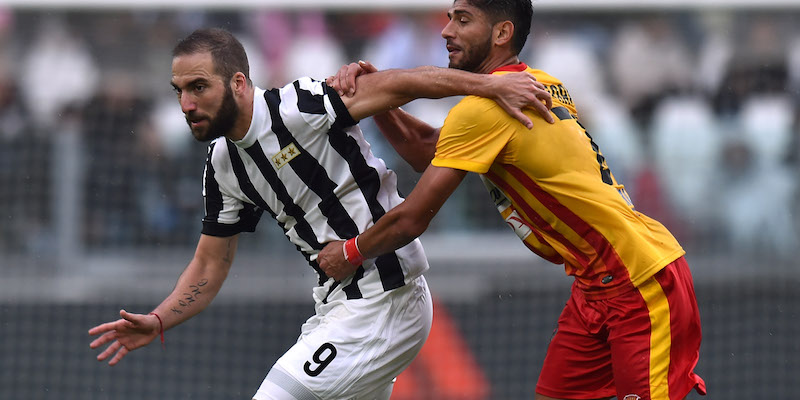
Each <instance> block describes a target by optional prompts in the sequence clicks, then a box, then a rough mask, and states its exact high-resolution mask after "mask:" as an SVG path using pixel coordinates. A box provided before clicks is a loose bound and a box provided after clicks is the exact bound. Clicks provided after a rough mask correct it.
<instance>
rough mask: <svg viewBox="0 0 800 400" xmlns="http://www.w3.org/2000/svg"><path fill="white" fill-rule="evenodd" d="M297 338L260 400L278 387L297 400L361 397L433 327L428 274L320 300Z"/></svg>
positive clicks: (392, 373)
mask: <svg viewBox="0 0 800 400" xmlns="http://www.w3.org/2000/svg"><path fill="white" fill-rule="evenodd" d="M316 308H317V313H316V314H315V315H314V316H312V317H311V318H309V319H308V321H306V323H305V324H303V327H302V331H301V334H300V337H299V338H298V340H297V343H296V344H295V345H294V346H292V347H291V348H290V349H289V350H288V351H287V352H286V353H284V355H283V356H281V358H279V359H278V361H276V362H275V365H274V366H273V367H272V369H271V370H270V372H269V374H268V375H267V377H266V378H265V379H264V382H263V383H262V384H261V387H260V388H259V390H258V392H257V393H256V395H255V396H253V398H254V399H255V400H266V399H271V398H279V397H270V395H269V393H268V390H269V388H270V387H275V386H278V387H280V388H281V389H283V390H284V391H286V392H288V393H289V394H291V395H292V396H293V397H294V398H296V399H309V400H316V399H325V400H335V399H359V398H363V397H364V396H366V395H368V394H370V393H375V392H380V391H382V390H384V389H385V388H386V387H387V386H389V385H391V384H392V382H393V381H394V378H395V377H397V375H399V374H400V372H402V371H403V370H404V369H405V368H406V367H408V365H409V364H411V361H412V360H413V359H414V357H416V356H417V354H418V353H419V351H420V349H421V348H422V345H423V344H424V343H425V340H426V339H427V338H428V334H429V333H430V330H431V323H432V320H433V301H432V300H431V295H430V292H429V290H428V284H427V282H426V281H425V278H424V277H422V276H420V277H419V278H417V279H415V280H414V281H413V282H411V283H410V284H408V285H405V286H403V287H400V288H397V289H394V290H390V291H388V292H384V293H382V294H380V295H378V296H374V297H369V298H365V299H355V300H336V301H332V302H330V303H327V304H317V307H316Z"/></svg>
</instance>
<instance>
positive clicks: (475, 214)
mask: <svg viewBox="0 0 800 400" xmlns="http://www.w3.org/2000/svg"><path fill="white" fill-rule="evenodd" d="M798 17H800V12H798V11H796V10H795V11H789V12H781V11H780V10H772V11H765V12H754V11H752V10H746V11H737V10H727V11H723V10H707V11H703V12H701V11H697V10H669V11H660V12H647V11H639V12H611V11H605V12H578V11H570V12H564V11H561V12H555V11H543V12H539V11H537V10H536V9H535V8H534V23H533V27H532V31H531V36H530V37H529V39H528V43H527V45H526V46H525V48H524V50H523V53H522V55H521V58H522V60H523V61H524V62H526V63H528V64H529V65H531V66H533V67H534V68H539V69H542V70H545V71H546V72H548V73H550V74H551V75H553V76H555V77H557V78H559V79H561V80H562V81H563V82H564V84H565V86H566V87H567V88H568V89H569V90H570V93H571V96H572V98H573V99H574V100H575V102H576V104H577V107H578V110H579V119H580V120H581V122H582V124H583V125H584V126H586V127H587V129H588V132H589V133H590V134H591V135H592V136H593V138H594V139H595V141H596V142H597V143H598V144H599V146H600V149H601V151H602V152H603V153H604V155H605V156H606V158H607V160H608V163H609V165H610V167H611V169H612V171H613V172H614V174H615V175H616V177H617V179H618V180H619V181H621V182H622V183H624V184H625V185H626V187H627V188H628V191H629V193H630V195H631V197H632V198H633V201H634V203H635V204H636V206H637V208H638V209H639V210H641V211H643V212H645V213H647V214H649V215H651V216H653V217H655V218H656V219H659V220H660V221H662V222H663V223H665V224H666V225H667V226H668V227H669V228H670V229H671V230H673V232H674V233H675V234H676V236H678V238H679V239H680V240H681V241H682V242H683V243H684V245H685V246H686V247H688V248H694V249H699V251H701V252H707V253H714V252H730V251H732V250H735V252H737V253H738V252H746V253H748V254H756V255H774V256H776V257H789V256H792V255H796V254H797V250H796V249H797V245H798V228H800V217H799V216H798V215H799V214H798V210H799V209H800V206H799V205H800V202H799V201H798V167H799V164H798V163H799V162H800V160H798V152H800V128H799V127H798V115H800V113H798V104H800V103H799V101H800V26H798V25H797V24H796V23H793V22H796V21H797V20H798ZM446 21H447V17H446V14H445V11H444V10H436V11H419V12H400V11H397V12H342V11H339V12H334V11H328V12H323V11H308V10H304V11H296V12H295V11H285V12H278V11H274V10H269V11H258V10H247V11H230V12H225V11H213V12H198V11H189V12H177V11H41V10H39V11H32V10H25V11H19V10H0V210H2V214H0V252H2V253H6V254H42V253H47V252H52V251H53V250H52V247H53V243H54V242H56V241H58V238H57V236H58V235H64V234H69V232H70V230H69V229H74V232H73V233H74V236H75V238H74V239H73V243H78V244H79V245H80V246H82V248H83V249H84V250H85V251H94V250H107V249H119V248H124V249H130V248H134V249H135V248H144V249H149V248H153V247H154V246H163V247H184V246H190V245H192V244H194V243H195V242H196V239H197V236H198V235H199V231H200V228H201V225H200V218H201V217H202V197H201V174H202V170H203V165H204V164H203V160H204V158H205V144H202V143H195V142H194V139H192V137H191V135H190V134H189V131H188V127H187V126H186V123H185V121H184V120H183V116H182V114H181V112H180V108H179V106H178V103H177V101H176V99H175V95H174V93H173V92H172V90H171V87H170V84H169V81H170V78H171V71H170V66H171V54H170V52H171V50H172V47H173V46H174V45H175V43H176V42H177V40H179V39H180V38H182V37H183V36H185V35H186V34H188V33H189V32H191V31H192V30H194V29H196V28H198V27H206V26H220V27H224V28H226V29H228V30H230V31H232V32H234V33H235V34H236V35H237V36H238V37H239V38H240V39H241V40H242V41H243V42H244V44H245V47H246V49H247V51H248V54H249V56H250V64H251V77H252V78H253V81H254V82H255V83H256V84H257V85H258V86H261V87H277V86H282V85H283V84H285V83H288V82H289V81H290V80H292V79H294V78H296V77H299V76H305V75H308V76H312V77H315V78H319V79H324V78H325V77H327V76H329V75H332V74H333V73H334V72H335V71H337V70H338V69H339V67H340V66H342V65H344V64H346V63H348V62H353V61H356V60H359V59H364V60H369V61H371V62H372V63H374V64H375V65H376V66H377V67H378V68H381V69H384V68H408V67H415V66H420V65H437V66H446V65H447V52H446V49H445V45H444V40H443V39H442V38H441V36H440V31H441V29H442V27H443V26H444V24H445V23H446ZM457 100H458V99H446V100H442V101H428V100H425V101H415V102H413V103H411V104H409V105H408V106H407V107H405V109H407V110H408V111H409V112H411V113H413V114H415V115H417V116H419V117H421V118H422V119H423V120H425V121H427V122H429V123H431V124H434V125H435V124H440V123H441V122H442V121H443V120H444V118H445V116H446V114H447V111H448V110H449V108H450V107H452V106H453V105H454V104H455V102H456V101H457ZM362 128H363V129H364V130H365V132H366V133H367V135H368V137H370V138H373V140H371V142H372V143H373V146H374V148H373V151H374V152H375V153H376V154H377V155H378V156H379V157H381V158H383V159H384V160H386V162H387V164H388V165H389V166H390V167H392V168H394V169H395V170H396V171H397V172H398V175H399V178H400V182H401V189H402V190H403V191H404V192H405V193H408V192H409V191H410V190H411V188H413V185H414V182H415V180H416V179H417V178H418V176H419V175H418V174H415V173H414V172H413V171H412V170H411V169H410V168H408V167H407V166H405V165H404V164H403V163H402V160H399V159H397V156H396V155H395V154H394V152H393V151H392V150H391V148H389V147H387V145H386V144H385V143H384V142H383V141H381V140H380V139H379V136H380V134H379V133H376V131H375V128H374V125H373V124H371V122H370V121H369V120H368V121H364V123H363V124H362ZM76 165H77V167H76ZM68 171H73V172H71V173H70V172H68ZM67 197H70V198H72V199H73V203H74V206H73V207H72V208H70V207H69V206H66V207H65V206H64V204H63V203H64V202H65V201H66V200H64V199H65V198H67ZM443 212H444V216H440V217H439V218H437V220H436V221H440V220H443V219H446V223H445V222H443V223H436V221H435V224H434V232H445V233H446V232H448V230H460V229H464V228H469V229H481V230H493V229H506V228H505V227H504V225H503V223H502V221H501V220H500V219H499V218H497V215H496V212H494V211H493V208H492V207H491V204H490V202H489V201H487V199H486V194H485V193H484V189H483V187H482V186H481V185H480V184H479V183H477V182H471V183H470V184H467V185H462V188H460V189H459V192H458V196H457V197H456V198H453V199H451V200H450V201H449V202H448V205H446V206H445V210H443ZM61 214H75V215H74V216H72V217H69V216H67V215H61ZM265 218H268V217H265ZM59 221H60V222H59ZM454 221H457V223H456V222H454ZM265 225H267V224H263V223H262V224H261V227H260V230H263V229H265V228H264V226H265ZM58 226H61V228H58ZM65 227H66V229H65ZM269 234H272V233H269ZM278 234H279V233H278Z"/></svg>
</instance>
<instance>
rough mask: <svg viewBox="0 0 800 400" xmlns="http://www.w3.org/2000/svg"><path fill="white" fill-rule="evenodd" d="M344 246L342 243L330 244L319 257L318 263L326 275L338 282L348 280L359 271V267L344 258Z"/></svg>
mask: <svg viewBox="0 0 800 400" xmlns="http://www.w3.org/2000/svg"><path fill="white" fill-rule="evenodd" d="M343 245H344V242H342V241H338V242H330V243H328V244H327V245H326V246H325V248H323V249H322V251H320V252H319V254H318V255H317V262H318V263H319V267H320V268H321V269H322V270H323V271H324V272H325V275H327V276H329V277H331V278H333V279H335V280H337V281H341V280H343V279H344V278H347V277H348V276H350V275H352V274H353V273H354V272H356V269H358V266H357V265H353V264H350V262H348V261H347V260H346V259H345V258H344V248H343V247H342V246H343Z"/></svg>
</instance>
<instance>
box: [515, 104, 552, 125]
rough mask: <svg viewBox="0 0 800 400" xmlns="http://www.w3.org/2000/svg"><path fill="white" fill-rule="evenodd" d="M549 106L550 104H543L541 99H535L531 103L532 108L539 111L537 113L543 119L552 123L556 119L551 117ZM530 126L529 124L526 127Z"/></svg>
mask: <svg viewBox="0 0 800 400" xmlns="http://www.w3.org/2000/svg"><path fill="white" fill-rule="evenodd" d="M551 107H552V106H548V105H545V104H544V103H542V102H541V101H536V102H534V103H533V109H534V110H536V112H537V113H539V115H541V116H542V118H544V120H545V121H547V122H549V123H551V124H554V123H555V122H556V120H555V118H553V114H552V113H550V108H551ZM523 123H524V122H523ZM526 126H527V125H526ZM530 128H531V127H530V126H529V127H528V129H530Z"/></svg>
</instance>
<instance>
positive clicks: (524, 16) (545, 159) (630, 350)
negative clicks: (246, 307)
mask: <svg viewBox="0 0 800 400" xmlns="http://www.w3.org/2000/svg"><path fill="white" fill-rule="evenodd" d="M531 15H532V7H531V3H530V0H491V1H489V0H455V2H454V3H453V5H452V8H450V10H449V12H448V16H449V18H450V22H449V23H448V24H447V25H446V27H445V28H444V30H443V31H442V36H443V37H444V38H445V39H446V41H447V49H448V51H449V57H450V67H451V68H458V69H463V70H467V71H472V72H479V73H493V74H503V73H507V72H509V71H527V72H528V73H530V74H532V75H533V76H535V77H536V79H537V80H538V81H539V82H541V83H543V84H545V85H546V86H547V88H548V89H549V91H550V93H551V95H552V98H553V107H552V111H551V112H552V116H554V117H555V118H554V119H555V123H553V124H550V123H548V122H546V121H545V120H544V119H542V118H540V117H538V116H537V115H535V114H534V113H533V112H531V113H529V116H530V117H531V121H532V127H530V128H529V127H526V126H524V125H523V124H522V123H520V122H519V121H517V120H515V119H512V118H510V117H509V116H508V115H506V114H505V113H503V112H502V110H501V109H500V108H499V107H498V106H497V104H495V103H494V102H493V101H491V100H488V99H484V98H479V97H474V96H469V97H466V98H464V99H463V100H462V101H461V102H460V103H459V104H458V105H456V106H455V107H454V108H453V109H452V110H451V111H450V113H449V115H448V116H447V119H446V120H445V122H444V126H443V127H442V128H441V129H440V130H436V129H434V128H432V127H430V126H427V125H426V124H424V123H422V122H420V121H419V120H416V119H414V118H413V117H412V116H410V115H408V114H406V113H404V112H403V111H401V110H395V111H392V112H390V113H387V114H384V115H381V116H380V117H377V118H376V122H377V123H378V125H379V127H380V128H381V130H382V132H383V133H384V135H385V136H386V137H387V138H388V139H389V141H390V142H391V143H392V144H393V145H394V146H395V148H396V149H397V151H398V152H399V153H400V154H401V155H402V156H403V157H404V158H405V159H406V160H407V161H408V162H409V163H411V164H412V165H413V166H414V167H415V168H417V169H418V170H423V169H424V171H425V172H424V173H423V175H422V177H421V178H420V181H419V183H418V184H417V186H416V187H415V188H414V190H413V191H412V192H411V194H410V195H409V196H408V198H407V199H406V200H405V202H403V203H401V204H400V205H399V206H397V207H396V208H394V209H393V210H391V211H390V212H388V213H387V214H386V215H384V216H383V217H382V218H380V219H379V220H378V222H377V223H376V224H375V225H374V226H372V227H370V228H369V229H367V230H366V231H365V232H363V233H362V234H361V235H359V236H357V237H356V238H352V239H350V240H347V241H345V242H333V243H330V244H329V245H328V246H327V247H326V248H325V249H324V250H323V251H322V252H321V253H320V254H319V259H318V261H319V262H320V267H321V268H322V269H323V270H325V272H326V273H327V274H328V275H329V276H332V277H333V278H335V279H337V280H343V281H345V282H343V283H345V284H346V280H348V279H351V276H353V275H354V273H355V272H356V271H357V270H358V268H363V267H362V266H361V263H362V261H363V260H364V259H369V258H374V257H377V256H379V255H381V254H384V253H387V252H390V251H392V250H394V249H397V248H399V247H401V246H403V245H405V244H406V243H409V242H410V241H411V240H413V239H414V238H416V237H417V236H419V235H420V234H422V232H424V230H425V229H426V228H427V226H428V224H429V223H430V221H431V219H432V218H433V216H434V215H435V214H436V212H438V210H439V209H440V207H441V206H442V205H443V204H444V202H445V201H446V199H447V198H448V197H449V196H450V195H451V194H452V193H453V191H454V190H455V189H456V187H457V186H458V185H459V184H460V182H461V181H462V179H463V178H464V176H465V175H466V174H467V172H475V173H478V174H481V176H482V178H483V180H484V182H485V184H486V186H487V188H488V189H489V193H490V196H491V198H492V200H493V201H494V202H495V204H496V205H497V208H498V211H499V212H500V213H501V215H502V217H503V218H504V219H505V220H506V222H507V223H508V224H509V225H510V226H511V227H512V228H513V229H514V230H515V232H516V233H517V235H518V236H519V237H520V238H521V239H522V241H523V242H524V243H525V245H526V246H527V247H528V248H530V249H531V250H532V251H533V252H535V253H536V254H539V255H540V256H542V257H544V258H545V259H547V260H549V261H552V262H554V263H557V264H564V267H565V270H566V273H567V274H568V275H571V276H574V278H575V282H574V284H573V287H572V295H571V297H570V299H569V301H568V303H567V305H566V306H565V308H564V310H563V312H562V314H561V317H560V318H559V320H558V330H557V332H556V333H555V335H554V336H553V339H552V341H551V343H550V346H549V348H548V352H547V357H546V358H545V361H544V366H543V367H542V371H541V373H540V376H539V381H538V383H537V387H536V399H598V398H610V397H613V396H616V397H617V398H618V399H620V400H633V399H653V400H656V399H657V400H662V399H663V400H667V399H669V400H676V399H683V398H685V397H686V396H687V395H688V393H689V392H690V391H691V390H692V389H696V390H697V391H698V392H699V393H701V394H705V383H704V382H703V380H702V379H701V378H700V377H699V376H697V375H696V374H695V373H694V372H693V370H694V367H695V365H696V364H697V361H698V357H699V348H700V339H701V333H700V317H699V312H698V308H697V301H696V299H695V294H694V288H693V284H692V277H691V273H690V271H689V267H688V265H687V263H686V261H685V259H684V250H683V249H682V248H681V246H680V244H678V242H677V241H676V240H675V238H674V237H673V236H672V234H670V232H669V231H668V230H667V229H666V228H665V227H664V226H663V225H662V224H660V223H659V222H657V221H655V220H653V219H651V218H649V217H647V216H646V215H644V214H642V213H640V212H638V211H636V210H635V208H634V207H633V204H632V202H631V200H630V198H629V197H628V195H627V194H626V193H625V189H624V188H623V186H622V185H620V184H619V183H618V182H617V181H616V180H615V179H614V176H613V175H612V174H611V171H610V170H609V168H608V165H607V164H606V161H605V159H604V157H603V155H602V153H601V152H600V150H599V148H598V146H597V145H596V144H595V143H594V142H593V141H592V138H591V137H590V136H589V134H588V133H587V132H586V131H585V129H584V128H583V126H582V125H581V124H580V123H579V122H578V118H577V115H578V111H577V109H576V107H575V104H574V103H573V101H572V99H571V98H570V95H569V92H568V91H567V89H566V88H565V87H564V86H563V85H562V83H561V82H560V81H559V80H557V79H556V78H554V77H552V76H550V75H548V74H547V73H545V72H542V71H539V70H534V69H531V68H530V67H528V66H527V65H525V64H524V63H521V62H520V61H519V59H518V54H519V52H520V50H521V49H522V47H523V45H524V44H525V40H526V37H527V35H528V32H529V30H530V26H531ZM372 70H374V67H372V66H371V65H370V64H367V63H362V64H351V65H350V66H349V67H346V68H343V70H342V71H344V72H345V73H344V74H343V73H342V72H341V71H340V74H338V75H337V76H336V77H332V78H330V80H331V81H334V82H335V83H336V81H338V83H336V84H338V85H339V87H341V88H345V89H344V90H348V91H349V90H350V89H355V83H356V79H355V78H354V76H356V75H358V74H363V73H368V72H371V71H372ZM347 74H350V76H349V77H346V76H345V75H347ZM349 84H352V86H348V85H349ZM437 137H438V141H437ZM434 143H435V146H434ZM434 152H435V153H434ZM431 160H432V161H431ZM428 162H430V166H428ZM426 167H427V168H426ZM361 272H362V273H363V271H361Z"/></svg>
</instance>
